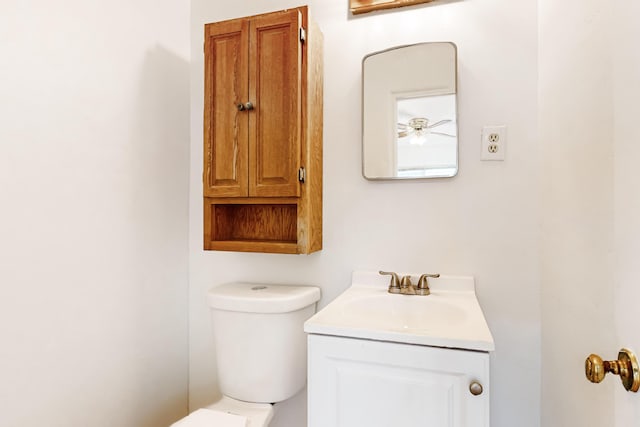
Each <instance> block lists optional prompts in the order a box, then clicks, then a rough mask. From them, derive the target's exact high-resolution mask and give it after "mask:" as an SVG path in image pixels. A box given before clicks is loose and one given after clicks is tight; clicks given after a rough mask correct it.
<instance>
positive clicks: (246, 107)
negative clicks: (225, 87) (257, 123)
mask: <svg viewBox="0 0 640 427" xmlns="http://www.w3.org/2000/svg"><path fill="white" fill-rule="evenodd" d="M236 107H238V111H244V110H247V111H248V110H253V103H251V102H247V103H246V104H243V103H241V102H240V103H238V104H237V105H236Z"/></svg>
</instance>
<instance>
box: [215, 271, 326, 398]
mask: <svg viewBox="0 0 640 427" xmlns="http://www.w3.org/2000/svg"><path fill="white" fill-rule="evenodd" d="M319 299H320V289H319V288H317V287H313V286H289V285H270V284H264V285H262V284H255V283H227V284H224V285H220V286H217V287H215V288H213V289H211V290H210V291H209V293H208V303H209V307H210V308H211V316H212V322H213V336H214V342H215V347H216V362H217V367H218V381H219V385H220V391H221V392H222V393H223V394H224V395H226V396H229V397H232V398H234V399H238V400H244V401H247V402H260V403H275V402H281V401H283V400H286V399H289V398H290V397H292V396H293V395H295V394H296V393H298V392H299V391H300V390H302V389H303V388H304V386H305V384H306V381H307V341H306V334H305V333H304V330H303V324H304V322H305V321H306V320H307V319H308V318H309V317H311V316H312V315H313V314H314V313H315V311H316V302H317V301H318V300H319Z"/></svg>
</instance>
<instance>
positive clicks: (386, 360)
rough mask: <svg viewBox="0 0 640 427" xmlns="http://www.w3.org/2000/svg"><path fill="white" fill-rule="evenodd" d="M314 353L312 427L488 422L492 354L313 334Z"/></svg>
mask: <svg viewBox="0 0 640 427" xmlns="http://www.w3.org/2000/svg"><path fill="white" fill-rule="evenodd" d="M308 355H309V356H308V357H309V375H308V379H309V382H308V399H309V408H308V426H309V427H354V426H367V427H398V426H402V427H488V426H489V355H488V353H484V352H473V351H463V350H451V349H443V348H436V347H424V346H416V345H408V344H395V343H385V342H378V341H369V340H360V339H350V338H341V337H329V336H324V335H309V347H308ZM474 381H477V382H479V383H481V384H482V386H483V388H484V390H483V392H482V393H481V394H479V395H473V394H471V392H470V391H469V385H470V383H471V382H474Z"/></svg>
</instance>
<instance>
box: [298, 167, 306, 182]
mask: <svg viewBox="0 0 640 427" xmlns="http://www.w3.org/2000/svg"><path fill="white" fill-rule="evenodd" d="M305 179H307V171H306V170H305V168H304V167H301V168H300V169H298V181H300V182H304V181H305Z"/></svg>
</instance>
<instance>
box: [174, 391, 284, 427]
mask: <svg viewBox="0 0 640 427" xmlns="http://www.w3.org/2000/svg"><path fill="white" fill-rule="evenodd" d="M205 409H209V410H212V411H217V412H223V413H227V414H233V415H240V416H243V417H246V418H247V424H246V427H267V426H268V425H269V421H271V418H273V413H274V411H273V405H271V404H269V403H252V402H243V401H241V400H236V399H233V398H231V397H228V396H223V397H222V399H220V400H218V401H217V402H215V403H213V404H211V405H209V406H206V407H205ZM200 425H201V424H198V426H200ZM171 427H190V423H189V420H188V417H186V418H183V419H181V420H179V421H177V422H176V423H174V424H172V425H171ZM211 427H224V426H221V425H219V424H218V425H216V426H211Z"/></svg>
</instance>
